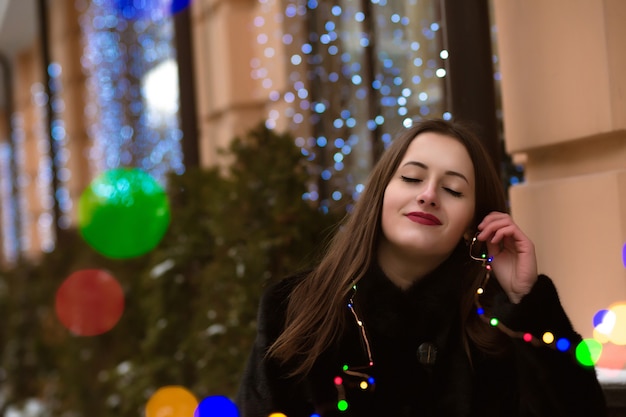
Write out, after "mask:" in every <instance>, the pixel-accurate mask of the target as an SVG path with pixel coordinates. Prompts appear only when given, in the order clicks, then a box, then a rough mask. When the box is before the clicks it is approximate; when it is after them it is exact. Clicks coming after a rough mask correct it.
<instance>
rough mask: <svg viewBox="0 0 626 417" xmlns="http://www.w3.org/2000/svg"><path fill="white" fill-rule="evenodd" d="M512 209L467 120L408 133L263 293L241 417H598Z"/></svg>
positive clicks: (591, 385) (566, 324) (594, 397)
mask: <svg viewBox="0 0 626 417" xmlns="http://www.w3.org/2000/svg"><path fill="white" fill-rule="evenodd" d="M506 212H507V207H506V202H505V195H504V192H503V188H502V185H501V182H500V180H499V177H498V175H497V172H496V170H495V169H494V167H493V166H492V164H491V160H490V158H489V157H488V155H487V153H486V152H485V150H484V148H483V147H482V146H481V143H480V141H479V140H478V139H477V137H476V136H475V135H474V134H473V133H472V131H471V130H470V129H468V128H467V127H465V126H464V125H462V124H460V123H457V122H450V121H443V120H427V121H423V122H421V123H417V124H415V125H414V126H412V127H411V128H409V129H407V130H405V131H404V132H403V133H402V134H401V135H399V136H398V137H397V138H396V139H395V140H394V141H393V143H392V144H391V145H390V146H389V148H388V149H387V150H386V152H385V153H384V155H383V156H382V158H381V159H380V160H379V161H378V163H377V164H376V166H375V167H374V169H373V171H372V173H371V176H370V179H369V182H368V184H367V186H366V187H365V190H364V191H363V193H362V195H361V196H360V198H359V200H358V201H357V202H356V205H355V207H354V210H353V212H352V213H351V214H350V215H349V216H347V217H346V219H345V221H344V222H343V224H342V225H341V227H340V228H339V229H338V232H337V233H336V235H335V236H334V239H333V240H332V242H331V244H330V246H329V247H328V249H327V251H326V253H325V256H323V258H322V259H321V261H320V262H319V264H318V265H317V266H316V267H315V268H314V269H313V270H312V271H308V272H306V273H301V274H297V275H294V276H293V277H290V278H287V279H285V280H283V281H281V282H279V283H278V284H275V285H273V286H271V287H270V288H268V289H267V290H266V292H265V294H264V296H263V298H262V300H261V304H260V307H259V315H258V334H257V338H256V341H255V344H254V346H253V348H252V352H251V355H250V359H249V362H248V365H247V368H246V370H245V372H244V376H243V379H242V382H241V387H240V391H239V394H238V397H237V404H238V406H239V407H240V410H241V412H242V416H243V417H268V416H269V415H270V414H272V413H282V414H284V415H286V416H288V417H312V416H358V417H368V416H372V417H374V416H376V417H403V416H406V417H413V416H415V417H417V416H438V417H440V416H454V417H456V416H459V417H460V416H502V417H513V416H545V417H556V416H563V417H565V416H567V417H572V416H589V417H592V416H593V417H601V416H605V415H606V410H605V404H604V397H603V394H602V390H601V388H600V385H599V384H598V381H597V378H596V375H595V371H594V369H593V367H589V366H585V365H581V364H580V363H579V362H578V361H577V360H576V356H575V351H576V349H577V348H578V349H579V351H580V350H581V349H582V350H584V348H585V345H584V344H581V337H580V336H579V335H578V334H577V333H576V332H575V330H574V329H573V328H572V325H571V324H570V321H569V319H568V317H567V315H566V314H565V312H564V311H563V308H562V307H561V304H560V302H559V298H558V295H557V291H556V289H555V287H554V285H553V283H552V281H551V280H550V279H549V278H548V277H546V276H544V275H539V274H538V272H537V262H536V257H535V250H534V245H533V243H532V242H531V241H530V240H529V238H528V237H527V236H526V235H525V234H524V233H523V232H522V230H520V228H519V227H518V226H517V225H516V224H515V222H514V221H513V220H512V218H511V216H510V215H508V214H507V213H506ZM544 335H547V336H546V337H545V338H544ZM549 335H552V337H553V340H551V339H549V337H550V336H549ZM544 339H545V340H544Z"/></svg>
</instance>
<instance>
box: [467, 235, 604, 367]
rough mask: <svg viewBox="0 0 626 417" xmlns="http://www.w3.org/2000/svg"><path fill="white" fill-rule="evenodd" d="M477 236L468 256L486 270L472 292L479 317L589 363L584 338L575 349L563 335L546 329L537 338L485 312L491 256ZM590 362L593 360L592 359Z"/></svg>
mask: <svg viewBox="0 0 626 417" xmlns="http://www.w3.org/2000/svg"><path fill="white" fill-rule="evenodd" d="M477 236H478V233H477V234H476V235H475V236H474V238H473V239H472V243H471V244H470V257H471V258H472V259H473V260H475V261H479V262H481V263H482V265H483V267H484V268H485V271H486V273H485V277H484V278H483V281H482V283H481V284H480V286H479V287H478V288H477V289H476V293H475V294H474V304H475V306H476V312H477V313H478V315H479V316H480V318H481V319H482V320H483V321H484V322H485V323H487V324H489V325H490V326H493V327H496V328H497V329H498V330H500V331H502V332H503V333H504V334H506V335H507V336H509V337H511V338H517V339H521V340H523V341H524V342H526V343H529V344H531V345H533V346H535V347H541V346H546V347H549V348H551V349H554V350H557V351H559V352H566V353H570V354H571V355H573V356H574V357H575V359H576V360H577V361H578V362H579V363H580V364H581V365H584V366H585V365H589V361H588V360H586V357H587V356H589V357H591V356H592V355H591V353H590V352H589V349H588V346H587V344H586V342H585V341H584V340H583V341H581V342H580V343H579V344H578V345H577V346H576V348H575V349H571V348H572V342H571V341H570V340H569V339H567V338H565V337H561V338H558V339H557V338H556V336H555V335H554V334H553V333H552V332H550V331H546V332H544V333H543V334H542V336H541V338H538V337H536V336H534V335H533V334H532V333H529V332H519V331H515V330H512V329H511V328H509V327H508V326H507V325H505V324H504V323H502V321H501V320H500V319H499V318H497V317H494V316H490V315H488V314H487V313H486V311H485V308H484V307H483V306H482V304H481V303H480V298H481V296H482V295H483V294H484V293H485V288H486V287H487V284H488V283H489V279H490V277H491V270H492V266H491V262H493V256H489V255H488V254H487V250H486V245H484V244H478V243H477V242H479V241H478V238H477ZM585 348H587V353H585V352H584V350H585ZM591 362H593V360H592V361H591Z"/></svg>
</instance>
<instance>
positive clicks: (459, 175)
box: [403, 161, 469, 184]
mask: <svg viewBox="0 0 626 417" xmlns="http://www.w3.org/2000/svg"><path fill="white" fill-rule="evenodd" d="M407 165H415V166H418V167H420V168H423V169H426V170H427V169H428V165H426V164H424V163H423V162H418V161H409V162H407V163H406V164H404V165H403V166H407ZM444 174H445V175H451V176H453V177H459V178H461V179H463V180H464V181H465V182H466V183H468V184H469V181H468V180H467V178H466V177H465V175H463V174H461V173H460V172H456V171H446V172H445V173H444Z"/></svg>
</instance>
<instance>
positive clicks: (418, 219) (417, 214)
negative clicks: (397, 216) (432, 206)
mask: <svg viewBox="0 0 626 417" xmlns="http://www.w3.org/2000/svg"><path fill="white" fill-rule="evenodd" d="M406 217H408V218H409V220H411V221H413V222H415V223H419V224H424V225H426V226H440V225H441V220H439V219H438V218H437V217H436V216H433V215H432V214H428V213H423V212H421V211H413V212H411V213H409V214H407V215H406Z"/></svg>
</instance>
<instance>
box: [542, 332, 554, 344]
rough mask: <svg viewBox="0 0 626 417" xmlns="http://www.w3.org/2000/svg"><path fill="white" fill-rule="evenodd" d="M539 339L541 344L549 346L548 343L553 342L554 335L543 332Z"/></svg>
mask: <svg viewBox="0 0 626 417" xmlns="http://www.w3.org/2000/svg"><path fill="white" fill-rule="evenodd" d="M541 339H542V340H543V343H545V344H546V345H549V344H550V343H552V342H554V335H553V334H552V333H550V332H545V333H544V334H543V337H542V338H541Z"/></svg>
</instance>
